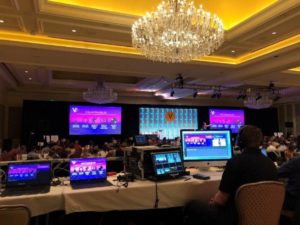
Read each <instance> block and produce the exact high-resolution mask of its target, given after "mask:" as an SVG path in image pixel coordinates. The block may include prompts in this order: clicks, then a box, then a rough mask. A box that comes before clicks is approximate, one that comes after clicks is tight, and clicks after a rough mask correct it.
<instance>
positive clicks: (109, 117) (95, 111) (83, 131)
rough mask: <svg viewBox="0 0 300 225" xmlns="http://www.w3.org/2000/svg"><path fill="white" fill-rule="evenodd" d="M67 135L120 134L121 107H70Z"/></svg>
mask: <svg viewBox="0 0 300 225" xmlns="http://www.w3.org/2000/svg"><path fill="white" fill-rule="evenodd" d="M69 134H70V135H97V134H98V135H105V134H121V107H106V106H77V105H71V106H70V108H69Z"/></svg>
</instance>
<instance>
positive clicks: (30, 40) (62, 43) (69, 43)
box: [0, 31, 300, 65]
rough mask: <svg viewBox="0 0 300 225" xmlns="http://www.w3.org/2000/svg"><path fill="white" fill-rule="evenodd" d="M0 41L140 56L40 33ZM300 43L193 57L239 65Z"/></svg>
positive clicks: (3, 35)
mask: <svg viewBox="0 0 300 225" xmlns="http://www.w3.org/2000/svg"><path fill="white" fill-rule="evenodd" d="M0 41H1V42H2V44H6V43H7V42H17V43H20V44H21V45H23V46H28V45H32V44H35V45H40V47H44V48H47V47H48V48H53V47H58V48H67V49H70V50H75V49H76V50H79V51H80V52H89V51H96V52H99V53H100V52H104V53H108V54H121V55H122V54H124V55H134V56H142V54H141V53H140V52H138V51H137V50H136V49H134V48H133V47H126V46H118V45H109V44H101V43H90V42H83V41H75V40H66V39H61V38H50V37H46V36H41V35H28V34H20V33H16V32H4V31H3V32H1V31H0ZM299 44H300V34H299V35H295V36H293V37H290V38H288V39H285V40H283V41H280V42H277V43H275V44H273V45H270V46H268V47H265V48H263V49H260V50H257V51H255V52H252V53H249V54H246V55H243V56H241V57H239V58H236V59H235V58H229V57H222V56H206V57H203V58H201V59H195V60H194V61H200V62H208V63H210V62H211V63H220V64H229V65H230V64H231V65H239V64H242V63H245V62H248V61H251V60H253V59H256V58H259V57H262V56H265V55H268V54H271V53H273V52H276V51H278V50H282V49H284V48H287V47H293V46H295V47H297V46H298V45H299Z"/></svg>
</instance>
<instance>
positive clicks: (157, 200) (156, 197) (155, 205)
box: [154, 180, 159, 209]
mask: <svg viewBox="0 0 300 225" xmlns="http://www.w3.org/2000/svg"><path fill="white" fill-rule="evenodd" d="M158 203H159V197H158V186H157V181H156V180H155V201H154V209H157V208H158Z"/></svg>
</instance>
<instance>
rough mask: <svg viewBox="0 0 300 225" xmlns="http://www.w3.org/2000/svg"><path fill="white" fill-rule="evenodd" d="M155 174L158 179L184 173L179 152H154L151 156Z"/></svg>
mask: <svg viewBox="0 0 300 225" xmlns="http://www.w3.org/2000/svg"><path fill="white" fill-rule="evenodd" d="M151 156H152V162H153V167H154V173H155V176H156V177H157V178H159V177H167V176H170V177H172V175H180V174H182V173H183V172H184V166H183V163H182V160H181V156H180V153H179V151H174V152H153V153H152V154H151Z"/></svg>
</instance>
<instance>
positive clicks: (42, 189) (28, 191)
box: [1, 186, 50, 197]
mask: <svg viewBox="0 0 300 225" xmlns="http://www.w3.org/2000/svg"><path fill="white" fill-rule="evenodd" d="M49 191H50V186H37V187H35V186H32V187H26V188H25V187H12V188H6V189H5V190H4V191H3V192H2V193H1V196H2V197H5V196H20V195H36V194H45V193H48V192H49Z"/></svg>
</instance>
